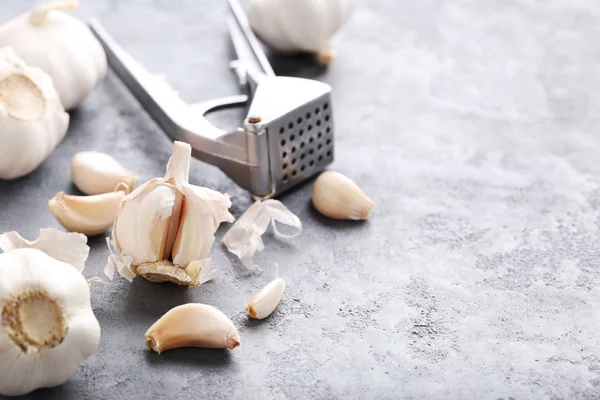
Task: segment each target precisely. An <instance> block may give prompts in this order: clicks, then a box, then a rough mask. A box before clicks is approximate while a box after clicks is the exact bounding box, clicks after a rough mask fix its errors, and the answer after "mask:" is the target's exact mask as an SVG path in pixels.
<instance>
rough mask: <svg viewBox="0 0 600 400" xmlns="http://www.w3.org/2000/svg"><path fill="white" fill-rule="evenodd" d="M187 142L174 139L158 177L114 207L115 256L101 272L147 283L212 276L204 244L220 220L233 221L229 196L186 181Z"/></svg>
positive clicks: (188, 283) (194, 282)
mask: <svg viewBox="0 0 600 400" xmlns="http://www.w3.org/2000/svg"><path fill="white" fill-rule="evenodd" d="M191 154H192V150H191V146H190V145H189V144H187V143H183V142H175V143H174V145H173V155H172V156H171V159H170V160H169V163H168V165H167V172H166V174H165V176H164V178H156V179H152V180H150V181H148V182H146V183H145V184H143V185H141V186H140V187H138V188H137V189H136V190H134V191H133V192H132V193H130V194H129V195H127V196H126V197H125V198H124V199H123V200H122V202H121V204H120V205H119V209H118V212H117V216H116V218H115V223H114V229H113V241H112V242H113V243H114V247H115V250H117V252H118V253H120V255H118V254H111V256H110V257H109V260H108V263H107V265H106V268H105V271H106V274H107V276H108V277H109V278H110V279H112V273H111V271H113V270H114V269H115V268H116V269H117V270H118V271H119V273H120V274H121V275H122V276H124V277H126V278H127V279H130V277H131V273H136V274H138V275H142V276H144V277H145V278H147V279H148V280H151V281H153V282H173V283H176V284H179V285H185V286H199V285H200V284H202V283H204V282H207V281H208V280H210V279H212V277H213V276H214V273H212V272H211V270H210V268H211V264H210V262H209V260H208V259H209V258H210V248H211V246H212V244H213V242H214V240H215V239H214V235H215V232H216V230H217V228H218V227H219V225H220V224H221V222H224V221H229V222H232V221H233V216H232V215H231V214H230V213H229V211H228V209H229V207H230V206H231V201H230V200H229V196H228V195H225V194H222V193H219V192H216V191H214V190H211V189H208V188H203V187H198V186H194V185H190V184H189V183H188V181H189V170H190V162H191Z"/></svg>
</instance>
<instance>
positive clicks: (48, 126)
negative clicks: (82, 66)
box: [0, 47, 69, 179]
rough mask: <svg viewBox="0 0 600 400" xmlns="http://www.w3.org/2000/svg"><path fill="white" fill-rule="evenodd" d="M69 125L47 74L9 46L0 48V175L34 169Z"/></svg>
mask: <svg viewBox="0 0 600 400" xmlns="http://www.w3.org/2000/svg"><path fill="white" fill-rule="evenodd" d="M68 126H69V114H67V113H66V112H65V110H64V109H63V107H62V105H61V104H60V100H59V99H58V95H57V94H56V90H55V89H54V86H53V84H52V80H51V79H50V77H49V76H48V75H47V74H46V73H44V72H43V71H42V70H39V69H37V68H33V67H30V66H29V65H27V64H26V63H25V62H24V61H23V60H22V59H21V58H19V57H18V56H17V55H16V54H15V52H14V51H13V50H12V49H11V48H10V47H2V48H0V179H16V178H19V177H22V176H25V175H27V174H29V173H30V172H32V171H33V170H34V169H36V168H37V167H38V166H39V165H40V164H41V163H42V162H43V161H44V160H46V159H47V158H48V157H49V156H50V154H51V153H52V152H53V151H54V148H55V147H56V145H57V144H58V143H59V142H60V141H61V140H62V139H63V137H64V136H65V133H66V132H67V127H68Z"/></svg>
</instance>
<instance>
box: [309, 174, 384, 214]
mask: <svg viewBox="0 0 600 400" xmlns="http://www.w3.org/2000/svg"><path fill="white" fill-rule="evenodd" d="M312 202H313V204H314V206H315V208H316V209H317V211H319V212H320V213H321V214H323V215H325V216H327V217H329V218H334V219H354V220H359V219H367V218H369V215H370V214H371V209H372V208H373V201H372V200H371V199H370V198H369V197H367V195H366V194H365V192H363V191H362V189H361V188H360V187H358V185H357V184H356V183H354V182H353V181H352V180H351V179H350V178H348V177H346V176H344V175H342V174H340V173H339V172H334V171H325V172H323V173H322V174H321V175H319V177H318V178H317V180H316V181H315V184H314V186H313V191H312Z"/></svg>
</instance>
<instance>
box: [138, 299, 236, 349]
mask: <svg viewBox="0 0 600 400" xmlns="http://www.w3.org/2000/svg"><path fill="white" fill-rule="evenodd" d="M239 345H240V334H239V333H238V330H237V329H236V328H235V326H234V325H233V323H232V322H231V320H230V319H229V318H227V316H226V315H225V314H223V313H222V312H221V311H219V310H217V309H216V308H215V307H213V306H209V305H206V304H198V303H192V304H184V305H181V306H178V307H175V308H173V309H171V310H170V311H168V312H167V313H166V314H165V315H163V316H162V317H161V318H160V319H159V320H158V321H156V322H155V323H154V324H153V325H152V326H151V327H150V329H148V331H147V332H146V346H148V348H149V349H152V350H154V351H156V352H157V353H162V352H163V351H165V350H170V349H176V348H179V347H204V348H208V349H224V348H229V349H234V348H236V347H237V346H239Z"/></svg>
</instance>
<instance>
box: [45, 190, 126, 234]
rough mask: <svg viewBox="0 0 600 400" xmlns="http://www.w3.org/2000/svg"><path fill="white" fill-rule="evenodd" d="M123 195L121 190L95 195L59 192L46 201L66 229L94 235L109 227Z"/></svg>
mask: <svg viewBox="0 0 600 400" xmlns="http://www.w3.org/2000/svg"><path fill="white" fill-rule="evenodd" d="M124 197H125V192H123V191H116V192H111V193H105V194H98V195H95V196H72V195H68V194H64V192H59V193H57V194H56V196H54V197H53V198H52V199H51V200H50V201H48V208H49V209H50V212H51V213H52V215H54V218H56V220H57V221H58V222H59V223H60V224H61V225H62V226H63V227H65V228H66V229H68V230H70V231H73V232H79V233H83V234H84V235H87V236H94V235H99V234H101V233H102V232H105V231H106V230H107V229H108V228H110V226H111V225H112V224H113V221H114V219H115V216H116V215H117V209H118V208H119V204H120V203H121V200H123V198H124Z"/></svg>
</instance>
